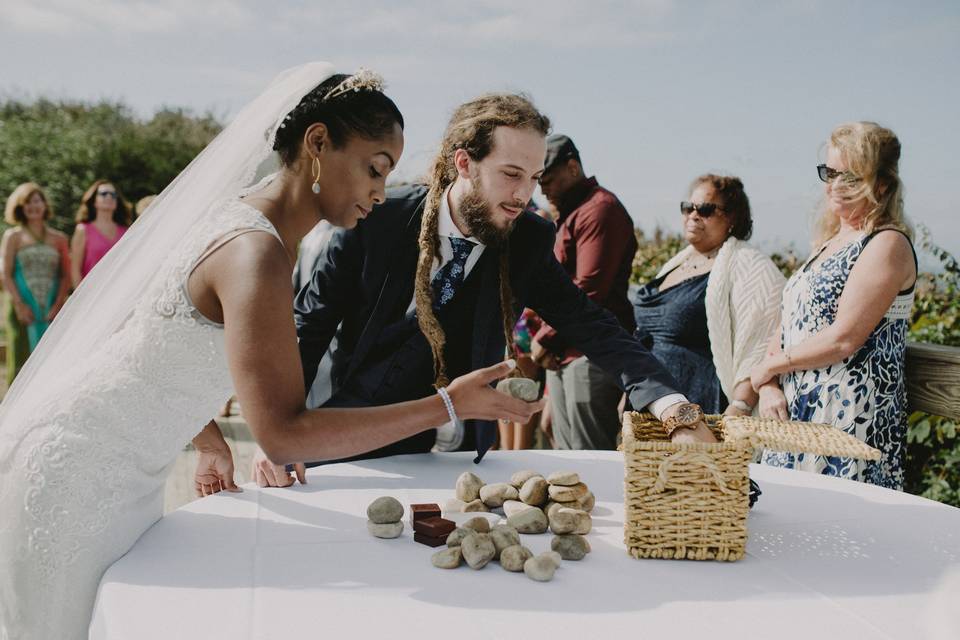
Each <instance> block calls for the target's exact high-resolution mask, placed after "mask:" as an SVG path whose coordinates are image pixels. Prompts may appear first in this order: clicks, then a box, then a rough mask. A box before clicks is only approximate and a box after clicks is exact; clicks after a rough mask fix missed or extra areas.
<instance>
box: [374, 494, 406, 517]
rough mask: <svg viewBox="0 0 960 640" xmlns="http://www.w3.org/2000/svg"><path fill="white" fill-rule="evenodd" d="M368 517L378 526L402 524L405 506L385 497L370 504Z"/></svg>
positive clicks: (392, 498) (390, 497) (394, 499)
mask: <svg viewBox="0 0 960 640" xmlns="http://www.w3.org/2000/svg"><path fill="white" fill-rule="evenodd" d="M367 517H368V518H370V521H371V522H374V523H376V524H389V523H391V522H400V521H401V520H403V505H402V504H400V501H399V500H397V499H396V498H394V497H392V496H383V497H380V498H377V499H376V500H374V501H373V502H371V503H370V506H369V507H367Z"/></svg>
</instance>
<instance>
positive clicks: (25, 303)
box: [0, 182, 70, 385]
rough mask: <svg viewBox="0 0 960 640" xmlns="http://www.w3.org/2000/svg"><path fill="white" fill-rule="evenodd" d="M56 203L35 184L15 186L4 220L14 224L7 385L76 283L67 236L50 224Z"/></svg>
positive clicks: (7, 274)
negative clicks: (70, 263) (71, 269)
mask: <svg viewBox="0 0 960 640" xmlns="http://www.w3.org/2000/svg"><path fill="white" fill-rule="evenodd" d="M50 216H51V211H50V206H49V205H48V201H47V197H46V195H44V193H43V190H42V189H41V188H40V187H39V186H38V185H36V184H34V183H32V182H27V183H25V184H21V185H20V186H19V187H17V188H16V189H14V191H13V193H12V194H10V197H9V199H8V200H7V208H6V211H5V215H4V218H5V220H6V222H7V223H8V224H11V225H14V226H12V227H11V228H9V229H7V231H6V232H5V233H4V234H3V240H2V241H0V268H2V275H3V288H4V291H6V292H7V301H6V304H5V306H6V309H5V314H4V317H5V318H6V330H7V384H8V385H9V384H10V383H12V382H13V379H14V377H16V375H17V373H18V372H19V371H20V368H21V367H22V366H23V364H24V363H25V362H26V361H27V357H28V356H29V355H30V353H31V352H32V351H33V350H34V348H36V346H37V343H38V342H40V338H41V336H43V332H44V331H46V329H47V326H49V324H50V323H51V322H52V321H53V318H54V316H56V315H57V313H58V312H59V311H60V307H62V306H63V303H64V301H65V300H66V298H67V293H68V291H69V287H70V265H69V256H68V248H67V247H68V242H67V236H66V235H64V234H62V233H60V232H59V231H57V230H55V229H51V228H50V227H49V226H47V223H46V221H47V219H49V218H50Z"/></svg>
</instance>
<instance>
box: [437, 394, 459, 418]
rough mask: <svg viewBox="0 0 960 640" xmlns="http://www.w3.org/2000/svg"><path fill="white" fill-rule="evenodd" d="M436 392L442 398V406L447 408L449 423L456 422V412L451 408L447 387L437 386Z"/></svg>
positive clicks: (451, 403) (451, 402)
mask: <svg viewBox="0 0 960 640" xmlns="http://www.w3.org/2000/svg"><path fill="white" fill-rule="evenodd" d="M437 393H438V394H439V395H440V397H441V398H442V399H443V406H445V407H446V408H447V415H448V416H450V422H451V424H456V423H457V413H456V412H455V411H454V410H453V400H451V399H450V394H449V393H447V388H446V387H437Z"/></svg>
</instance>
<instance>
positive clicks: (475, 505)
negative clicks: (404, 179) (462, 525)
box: [463, 498, 490, 513]
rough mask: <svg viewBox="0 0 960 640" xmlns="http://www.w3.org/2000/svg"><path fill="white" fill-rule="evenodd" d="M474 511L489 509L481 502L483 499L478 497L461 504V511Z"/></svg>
mask: <svg viewBox="0 0 960 640" xmlns="http://www.w3.org/2000/svg"><path fill="white" fill-rule="evenodd" d="M474 511H490V509H489V508H488V507H487V505H485V504H483V500H481V499H480V498H477V499H476V500H474V501H472V502H468V503H466V504H465V505H463V513H472V512H474Z"/></svg>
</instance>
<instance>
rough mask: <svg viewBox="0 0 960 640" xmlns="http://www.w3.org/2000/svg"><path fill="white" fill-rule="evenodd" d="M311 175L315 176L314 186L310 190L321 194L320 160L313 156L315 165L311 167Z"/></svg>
mask: <svg viewBox="0 0 960 640" xmlns="http://www.w3.org/2000/svg"><path fill="white" fill-rule="evenodd" d="M310 170H311V171H310V173H312V174H313V186H312V187H310V189H311V190H312V191H313V192H314V193H320V158H318V157H317V156H313V163H312V164H311V165H310Z"/></svg>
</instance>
